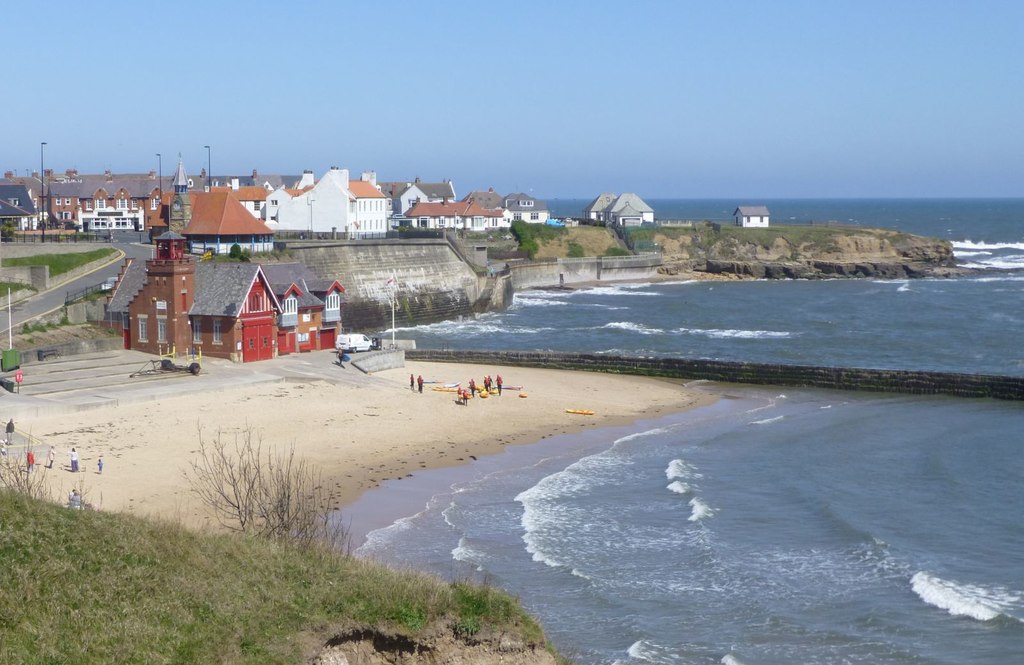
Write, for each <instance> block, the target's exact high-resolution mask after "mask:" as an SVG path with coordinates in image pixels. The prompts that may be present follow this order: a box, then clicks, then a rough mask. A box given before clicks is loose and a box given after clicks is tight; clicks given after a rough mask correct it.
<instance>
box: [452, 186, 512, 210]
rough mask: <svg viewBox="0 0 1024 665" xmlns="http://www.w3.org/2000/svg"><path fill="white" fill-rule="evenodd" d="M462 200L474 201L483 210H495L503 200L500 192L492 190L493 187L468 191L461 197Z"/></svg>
mask: <svg viewBox="0 0 1024 665" xmlns="http://www.w3.org/2000/svg"><path fill="white" fill-rule="evenodd" d="M462 200H463V201H467V202H469V201H475V202H476V203H478V204H479V205H480V207H481V208H483V209H485V210H497V209H498V208H500V207H501V204H502V203H503V202H504V199H503V198H502V196H501V194H499V193H498V192H496V191H494V189H493V188H491V189H488V190H487V191H486V192H470V193H469V194H466V195H465V196H464V197H462Z"/></svg>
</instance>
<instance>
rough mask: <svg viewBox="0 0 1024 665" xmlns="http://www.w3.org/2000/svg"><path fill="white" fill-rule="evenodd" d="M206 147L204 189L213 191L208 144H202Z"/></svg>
mask: <svg viewBox="0 0 1024 665" xmlns="http://www.w3.org/2000/svg"><path fill="white" fill-rule="evenodd" d="M203 147H204V148H206V191H208V192H212V191H213V166H212V162H211V161H210V146H208V145H204V146H203Z"/></svg>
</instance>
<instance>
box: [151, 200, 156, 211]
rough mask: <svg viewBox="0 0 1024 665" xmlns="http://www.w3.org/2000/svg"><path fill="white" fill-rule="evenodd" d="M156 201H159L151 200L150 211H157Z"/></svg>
mask: <svg viewBox="0 0 1024 665" xmlns="http://www.w3.org/2000/svg"><path fill="white" fill-rule="evenodd" d="M156 201H157V200H156V199H150V201H149V209H150V210H156Z"/></svg>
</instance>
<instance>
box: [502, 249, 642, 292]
mask: <svg viewBox="0 0 1024 665" xmlns="http://www.w3.org/2000/svg"><path fill="white" fill-rule="evenodd" d="M660 265H661V257H660V256H659V255H657V254H650V255H642V256H596V257H593V256H592V257H585V258H579V259H561V258H560V259H551V260H548V261H537V262H533V263H520V264H509V271H510V273H511V275H512V288H513V289H514V290H516V291H520V290H522V289H532V288H545V287H554V286H568V285H572V284H582V283H585V282H600V281H606V280H607V281H611V280H629V279H647V278H649V277H651V276H653V275H655V274H657V270H658V267H659V266H660Z"/></svg>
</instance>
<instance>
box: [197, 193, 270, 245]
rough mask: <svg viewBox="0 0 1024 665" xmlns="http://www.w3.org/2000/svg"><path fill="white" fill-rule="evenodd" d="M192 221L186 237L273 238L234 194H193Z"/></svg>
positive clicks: (268, 230)
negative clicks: (253, 235)
mask: <svg viewBox="0 0 1024 665" xmlns="http://www.w3.org/2000/svg"><path fill="white" fill-rule="evenodd" d="M190 196H191V197H192V221H191V222H189V225H188V226H187V227H186V228H185V231H184V235H186V236H187V235H218V234H219V235H250V234H260V235H271V234H273V231H271V230H270V229H269V228H268V227H267V225H266V224H264V223H263V222H261V221H260V220H258V219H256V218H255V217H253V216H252V214H251V213H250V212H249V211H248V210H246V209H245V206H243V205H242V203H241V202H240V201H239V200H238V199H236V198H235V196H234V194H233V193H232V192H209V193H207V192H191V193H190Z"/></svg>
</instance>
